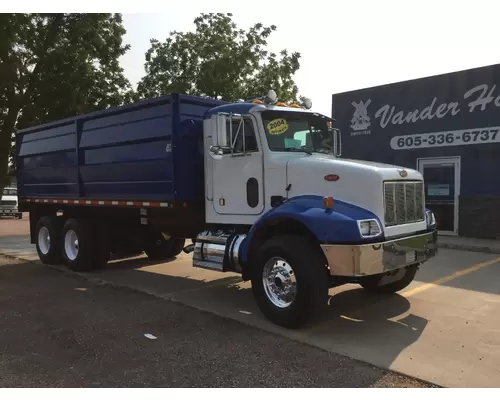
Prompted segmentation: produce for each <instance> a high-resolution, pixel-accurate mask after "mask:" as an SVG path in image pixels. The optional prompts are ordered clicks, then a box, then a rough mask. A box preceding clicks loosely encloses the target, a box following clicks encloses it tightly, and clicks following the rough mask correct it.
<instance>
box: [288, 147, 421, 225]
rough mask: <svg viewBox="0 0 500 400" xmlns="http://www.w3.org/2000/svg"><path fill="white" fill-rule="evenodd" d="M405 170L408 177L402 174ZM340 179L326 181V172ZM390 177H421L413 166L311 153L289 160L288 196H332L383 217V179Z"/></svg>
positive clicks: (412, 178) (401, 178)
mask: <svg viewBox="0 0 500 400" xmlns="http://www.w3.org/2000/svg"><path fill="white" fill-rule="evenodd" d="M403 170H404V171H406V173H407V175H406V177H402V176H401V175H400V172H401V171H403ZM331 174H333V175H337V176H338V180H336V181H327V180H326V179H325V176H326V175H331ZM387 180H422V174H421V173H420V172H418V171H416V170H414V169H408V168H402V167H398V166H395V165H390V164H382V163H376V162H370V161H362V160H350V159H339V158H335V157H333V156H329V155H316V154H314V155H312V156H304V157H300V158H294V159H290V160H288V162H287V185H289V184H291V187H290V191H289V198H290V197H294V196H299V195H306V194H308V195H318V196H332V197H333V198H334V199H337V200H341V201H344V202H346V203H349V204H353V205H356V206H358V207H361V208H364V209H366V210H369V211H371V212H373V213H375V214H376V215H377V216H378V217H379V218H380V220H381V221H383V220H384V195H383V182H384V181H387Z"/></svg>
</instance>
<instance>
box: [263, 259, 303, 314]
mask: <svg viewBox="0 0 500 400" xmlns="http://www.w3.org/2000/svg"><path fill="white" fill-rule="evenodd" d="M262 283H263V285H264V291H265V293H266V296H267V298H268V299H269V301H270V302H271V303H272V304H273V305H275V306H276V307H279V308H286V307H289V306H290V305H291V304H292V303H293V301H294V300H295V296H296V293H297V281H296V279H295V273H294V272H293V269H292V267H291V266H290V264H289V263H288V262H287V261H286V260H284V259H283V258H280V257H273V258H271V259H270V260H268V261H267V262H266V264H265V265H264V271H263V274H262Z"/></svg>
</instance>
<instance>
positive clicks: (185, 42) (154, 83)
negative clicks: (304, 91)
mask: <svg viewBox="0 0 500 400" xmlns="http://www.w3.org/2000/svg"><path fill="white" fill-rule="evenodd" d="M231 17H232V15H231V14H222V13H216V14H214V13H210V14H201V15H200V16H199V17H197V18H196V19H195V20H194V24H195V27H196V29H195V31H194V32H171V34H170V36H169V37H168V38H167V39H166V40H165V42H160V41H158V40H156V39H152V40H151V48H150V49H149V50H148V51H147V53H146V63H145V69H146V76H144V77H143V78H142V80H141V81H140V83H139V85H138V89H137V91H138V94H139V95H140V96H141V97H146V98H150V97H155V96H159V95H164V94H167V93H171V92H181V93H187V94H191V95H197V96H208V97H218V96H220V97H221V98H222V99H224V100H227V101H234V100H238V99H250V98H255V97H260V96H262V95H264V94H266V93H267V91H268V90H269V89H270V88H272V89H274V90H275V91H276V93H278V96H279V98H280V100H281V101H291V100H298V99H297V95H298V89H297V86H296V85H295V83H294V81H293V75H294V74H295V72H296V71H297V70H298V69H299V66H300V65H299V58H300V54H299V53H291V54H289V53H288V51H287V50H282V51H281V52H280V54H279V55H277V54H274V53H269V52H268V51H267V50H266V46H267V39H268V37H269V36H270V35H271V33H272V32H273V31H275V30H276V26H274V25H272V26H270V27H266V26H264V25H263V24H261V23H257V24H255V25H254V26H252V27H251V28H250V29H249V30H248V31H245V30H243V29H238V27H237V26H236V24H235V23H234V22H233V21H232V19H231Z"/></svg>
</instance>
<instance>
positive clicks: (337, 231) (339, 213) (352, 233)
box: [240, 195, 384, 262]
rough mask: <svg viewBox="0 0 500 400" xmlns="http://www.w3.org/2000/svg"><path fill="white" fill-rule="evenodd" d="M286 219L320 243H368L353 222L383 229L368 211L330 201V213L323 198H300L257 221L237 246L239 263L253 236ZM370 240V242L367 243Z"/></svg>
mask: <svg viewBox="0 0 500 400" xmlns="http://www.w3.org/2000/svg"><path fill="white" fill-rule="evenodd" d="M283 218H288V219H294V220H296V221H298V222H300V223H302V224H303V225H305V226H306V227H307V228H308V229H309V230H310V231H311V232H312V233H313V235H314V236H315V237H316V239H317V240H318V241H319V242H320V243H324V244H338V243H360V242H364V241H369V240H370V239H365V238H362V237H361V235H360V233H359V229H358V224H357V222H356V221H357V220H360V219H376V220H377V221H378V223H379V224H380V226H381V227H383V225H382V223H381V222H380V220H379V218H378V217H377V216H376V215H375V214H374V213H372V212H371V211H368V210H365V209H364V208H361V207H358V206H355V205H353V204H349V203H345V202H343V201H340V200H334V203H333V209H325V207H324V206H323V196H317V195H304V196H297V197H292V198H290V199H288V200H286V201H285V202H283V203H282V204H281V205H279V206H277V207H275V208H272V209H271V210H269V211H267V212H266V213H264V214H263V215H262V217H260V218H259V219H258V220H257V221H256V222H255V223H254V224H253V225H252V228H251V229H250V231H249V232H248V235H247V237H246V238H245V240H244V241H243V243H242V244H241V248H240V257H241V260H242V261H243V262H246V261H247V259H248V249H249V248H250V244H251V243H252V240H253V238H254V235H255V233H256V232H258V231H259V230H260V229H263V228H264V229H265V227H266V226H267V225H268V224H270V223H273V222H275V221H277V220H280V219H283ZM383 238H384V237H383V235H381V236H379V237H377V241H380V240H383ZM371 240H373V238H372V239H371Z"/></svg>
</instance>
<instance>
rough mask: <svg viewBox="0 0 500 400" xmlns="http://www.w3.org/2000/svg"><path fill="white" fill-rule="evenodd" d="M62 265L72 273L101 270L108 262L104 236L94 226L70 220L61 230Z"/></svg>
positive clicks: (79, 220) (107, 248)
mask: <svg viewBox="0 0 500 400" xmlns="http://www.w3.org/2000/svg"><path fill="white" fill-rule="evenodd" d="M61 236H62V240H61V241H62V255H63V259H64V263H65V264H66V265H67V266H68V268H69V269H71V270H73V271H88V270H92V269H96V268H101V267H103V266H104V265H106V263H107V262H108V261H109V247H108V246H107V241H106V236H105V235H104V234H103V233H102V230H100V229H97V227H96V226H95V225H92V224H91V223H89V222H86V221H84V220H81V219H73V218H70V219H68V220H67V221H66V223H65V224H64V227H63V229H62V235H61Z"/></svg>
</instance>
